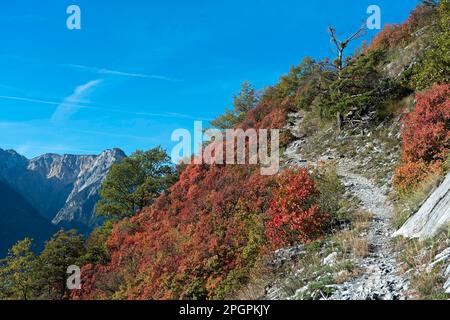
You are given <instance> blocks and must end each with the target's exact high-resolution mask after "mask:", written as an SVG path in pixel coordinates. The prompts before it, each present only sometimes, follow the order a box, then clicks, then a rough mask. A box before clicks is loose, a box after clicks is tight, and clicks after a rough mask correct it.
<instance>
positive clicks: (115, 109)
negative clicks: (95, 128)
mask: <svg viewBox="0 0 450 320" xmlns="http://www.w3.org/2000/svg"><path fill="white" fill-rule="evenodd" d="M0 99H3V100H12V101H21V102H28V103H36V104H44V105H51V106H60V105H62V104H61V102H55V101H49V100H41V99H34V98H28V97H18V96H3V95H0ZM73 103H74V104H76V109H92V110H99V111H102V112H112V113H123V114H129V115H134V116H142V117H152V118H174V119H189V120H199V121H200V120H203V121H211V120H212V119H211V118H205V117H201V116H195V115H189V114H182V113H177V112H161V113H157V112H139V111H127V110H124V108H120V107H109V106H106V107H105V106H98V105H87V104H86V103H85V101H82V98H81V97H79V98H78V100H77V101H73Z"/></svg>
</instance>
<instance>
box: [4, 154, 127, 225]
mask: <svg viewBox="0 0 450 320" xmlns="http://www.w3.org/2000/svg"><path fill="white" fill-rule="evenodd" d="M124 157H126V155H125V153H124V152H123V151H122V150H121V149H117V148H115V149H109V150H105V151H103V152H101V153H100V154H99V155H73V154H64V155H59V154H52V153H48V154H44V155H41V156H38V157H35V158H33V159H31V160H28V159H27V158H25V157H24V156H21V155H20V154H18V153H17V152H15V151H13V150H6V151H5V150H2V149H0V180H2V181H4V182H6V183H7V184H8V185H10V186H11V187H12V188H14V189H15V190H16V191H17V192H18V193H19V194H21V195H22V196H23V197H24V198H25V199H26V200H27V201H28V202H29V203H30V204H31V205H33V206H34V208H35V209H36V210H37V211H38V212H39V213H40V214H41V215H42V216H43V217H45V218H46V219H48V220H49V221H52V222H53V224H56V225H74V226H76V227H78V228H80V229H85V230H89V229H91V228H92V227H94V226H95V225H96V224H97V223H98V219H97V218H96V216H95V212H94V211H95V209H94V207H95V203H96V202H97V200H98V191H99V189H100V187H101V184H102V182H103V180H104V179H105V177H106V175H107V173H108V171H109V169H110V168H111V166H112V165H113V164H114V163H116V162H118V161H120V160H122V159H123V158H124Z"/></svg>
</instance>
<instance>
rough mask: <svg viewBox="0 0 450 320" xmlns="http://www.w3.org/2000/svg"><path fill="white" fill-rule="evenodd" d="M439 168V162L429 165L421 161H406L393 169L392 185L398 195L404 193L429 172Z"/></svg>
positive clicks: (426, 176) (415, 186)
mask: <svg viewBox="0 0 450 320" xmlns="http://www.w3.org/2000/svg"><path fill="white" fill-rule="evenodd" d="M440 170H442V169H441V165H440V162H436V163H434V164H433V165H431V166H429V165H427V164H426V163H425V162H423V161H419V162H407V163H405V164H403V165H401V166H399V167H397V169H396V170H395V176H394V187H395V189H396V190H397V192H398V193H399V194H400V195H406V194H408V193H410V192H411V191H413V190H415V189H416V188H417V187H418V186H419V185H420V183H422V182H423V181H424V180H426V179H427V178H428V177H429V176H430V174H433V173H436V172H439V171H440Z"/></svg>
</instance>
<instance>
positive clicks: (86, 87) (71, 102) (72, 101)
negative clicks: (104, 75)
mask: <svg viewBox="0 0 450 320" xmlns="http://www.w3.org/2000/svg"><path fill="white" fill-rule="evenodd" d="M101 82H102V80H100V79H97V80H91V81H89V82H87V83H85V84H82V85H80V86H78V87H76V88H75V90H74V92H73V93H72V94H71V95H70V96H68V97H67V98H65V99H64V101H63V102H62V103H61V104H60V105H59V106H58V108H57V109H56V111H55V112H54V113H53V115H52V119H51V120H52V122H53V123H57V122H61V121H64V120H67V119H69V118H70V117H71V116H72V115H73V114H75V113H76V112H77V111H78V110H79V109H80V107H79V101H80V100H81V99H84V98H86V96H87V95H88V94H90V93H91V92H92V90H93V89H94V88H95V87H97V86H98V85H99V84H100V83H101Z"/></svg>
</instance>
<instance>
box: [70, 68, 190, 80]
mask: <svg viewBox="0 0 450 320" xmlns="http://www.w3.org/2000/svg"><path fill="white" fill-rule="evenodd" d="M64 66H66V67H70V68H75V69H80V70H86V71H89V72H92V73H97V74H99V75H115V76H122V77H131V78H143V79H154V80H163V81H172V82H180V81H181V80H179V79H175V78H170V77H166V76H162V75H157V74H144V73H133V72H126V71H118V70H111V69H106V68H98V67H90V66H84V65H80V64H65V65H64Z"/></svg>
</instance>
